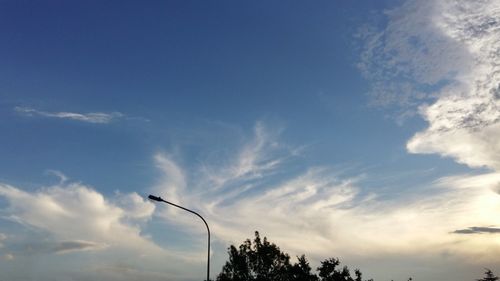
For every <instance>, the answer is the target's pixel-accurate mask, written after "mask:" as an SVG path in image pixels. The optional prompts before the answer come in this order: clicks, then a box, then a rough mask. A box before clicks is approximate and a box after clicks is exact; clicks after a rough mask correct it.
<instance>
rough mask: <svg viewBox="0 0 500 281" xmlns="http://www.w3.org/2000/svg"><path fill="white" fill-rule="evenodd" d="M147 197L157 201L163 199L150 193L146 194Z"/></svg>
mask: <svg viewBox="0 0 500 281" xmlns="http://www.w3.org/2000/svg"><path fill="white" fill-rule="evenodd" d="M148 198H149V199H150V200H153V201H158V202H161V201H163V199H161V197H160V196H154V195H151V194H150V195H149V196H148Z"/></svg>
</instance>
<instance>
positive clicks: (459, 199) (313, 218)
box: [155, 129, 500, 262]
mask: <svg viewBox="0 0 500 281" xmlns="http://www.w3.org/2000/svg"><path fill="white" fill-rule="evenodd" d="M264 130H265V129H264ZM269 130H271V129H269ZM259 135H260V136H259ZM271 135H272V134H267V133H266V132H265V131H264V132H257V131H255V132H254V138H253V139H255V138H259V137H262V136H264V137H263V138H264V139H262V140H261V141H262V142H264V143H267V145H266V147H265V149H249V148H248V144H255V143H256V142H254V141H253V140H252V139H251V140H250V141H249V142H248V144H246V145H243V146H242V147H241V151H240V152H236V153H235V156H234V159H236V160H235V162H234V163H240V161H238V159H239V157H241V155H246V156H245V157H248V158H250V159H264V158H265V159H267V160H266V161H262V162H257V164H255V165H251V166H252V167H253V168H252V169H249V170H248V171H266V172H265V173H263V175H264V176H263V177H248V176H241V174H238V173H233V174H231V175H233V176H232V177H228V178H229V179H230V180H226V181H223V182H222V184H221V182H214V183H219V185H217V184H216V185H213V186H210V185H205V183H207V182H210V180H211V178H212V177H213V176H212V174H203V176H200V174H199V172H198V171H199V170H198V169H196V168H193V167H190V169H189V170H188V169H183V168H182V167H181V166H180V165H179V164H177V163H176V162H175V161H174V160H173V159H172V158H171V157H169V156H168V155H166V154H158V155H156V161H157V165H158V167H160V168H161V169H162V171H164V172H165V175H166V177H165V180H167V181H166V182H163V181H160V183H159V184H158V185H157V187H156V190H155V192H158V194H160V195H162V196H165V198H169V197H168V195H169V194H175V196H176V197H173V198H174V199H172V200H176V202H179V203H182V204H183V205H185V206H193V207H195V208H196V209H197V210H199V211H200V212H202V213H203V214H205V215H206V216H207V219H208V220H209V222H210V225H211V228H212V229H213V233H214V236H215V237H216V239H218V240H222V241H226V243H229V242H230V243H238V242H239V241H240V240H241V238H242V237H247V236H248V235H249V233H252V231H253V230H255V229H259V230H261V231H262V232H263V233H266V234H267V235H269V236H271V237H272V238H273V240H275V241H277V242H278V243H279V244H280V245H282V246H283V248H284V249H286V250H287V251H290V252H292V253H294V254H301V253H309V255H310V256H311V257H312V258H313V259H317V258H322V257H325V256H328V255H331V253H335V254H336V255H340V256H344V257H348V258H354V257H364V258H368V259H369V258H370V257H371V258H375V257H377V258H380V255H384V254H385V255H387V256H398V255H405V254H407V255H415V254H417V253H418V255H419V256H426V257H429V258H432V257H433V256H434V257H435V256H436V255H440V254H441V253H442V252H447V253H450V255H453V256H454V258H458V259H464V260H468V261H470V262H479V261H485V260H487V259H489V258H491V257H492V256H493V253H494V251H496V250H493V249H489V248H488V247H490V246H491V244H490V243H491V241H490V240H489V238H488V237H482V238H475V239H474V240H470V241H462V240H461V239H462V238H461V237H459V236H457V235H453V234H451V233H450V231H453V230H454V229H460V228H461V227H463V225H474V224H483V225H493V224H497V223H500V221H498V219H497V218H496V216H494V215H492V214H495V213H497V212H498V211H500V207H499V206H500V196H499V195H498V194H497V193H496V192H495V191H494V189H493V188H494V187H496V186H497V183H498V181H500V174H497V173H491V174H487V175H480V176H472V175H460V176H456V177H447V178H442V179H439V180H437V181H435V182H432V183H428V186H427V187H425V188H424V187H423V186H422V190H423V191H422V192H419V193H415V192H411V193H408V194H401V195H400V196H398V198H395V199H391V200H387V199H381V197H379V196H378V194H376V193H371V194H366V192H362V191H363V189H364V187H363V185H362V181H360V178H361V177H347V176H344V175H343V174H342V173H341V172H339V171H337V170H336V169H334V168H330V167H309V168H304V169H303V170H302V171H298V172H296V173H295V174H294V175H283V174H277V173H274V172H273V171H279V170H280V169H282V168H284V167H286V166H287V165H289V164H290V162H294V158H293V157H291V156H290V155H292V150H290V151H288V155H287V153H286V152H285V151H281V152H279V153H278V152H277V151H279V150H280V147H286V145H284V144H283V143H281V142H280V139H279V137H275V136H273V137H270V136H271ZM268 138H271V139H272V140H270V139H268ZM256 146H257V145H256ZM254 147H255V146H254ZM243 151H252V152H251V155H248V154H245V153H242V152H243ZM269 155H272V156H269ZM230 159H231V157H230ZM274 160H280V161H278V164H276V166H273V167H272V168H270V169H268V165H267V164H266V163H268V162H273V161H274ZM205 166H207V163H203V165H202V167H201V168H200V169H204V167H205ZM221 171H224V169H222V170H221ZM251 174H252V172H249V175H251ZM168 175H175V176H174V177H172V176H168ZM168 182H174V183H182V184H180V185H179V184H177V185H170V184H169V183H168ZM179 186H181V188H179ZM177 200H179V201H177ZM162 212H165V210H163V211H162ZM163 217H164V218H167V217H168V218H167V220H169V221H170V220H174V218H175V216H172V215H171V214H170V215H169V216H163ZM179 221H180V220H179ZM443 221H446V222H447V223H446V224H443V223H442V222H443ZM177 223H178V222H177ZM187 226H188V228H187V229H186V230H191V229H194V228H195V227H199V224H197V223H196V222H193V223H191V220H189V223H187ZM193 232H194V231H193ZM196 232H197V233H203V232H202V231H200V229H198V228H196ZM304 237H307V239H304ZM201 239H203V237H201V236H200V241H203V240H201ZM417 241H418V243H417ZM200 243H201V242H200ZM200 245H202V244H200ZM200 251H202V249H201V246H200ZM471 257H473V259H475V261H474V260H473V259H472V258H471Z"/></svg>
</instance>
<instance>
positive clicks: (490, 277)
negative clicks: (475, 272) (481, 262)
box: [477, 268, 498, 281]
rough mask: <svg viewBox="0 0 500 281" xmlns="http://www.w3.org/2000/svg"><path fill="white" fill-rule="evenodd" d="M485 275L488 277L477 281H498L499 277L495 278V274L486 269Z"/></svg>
mask: <svg viewBox="0 0 500 281" xmlns="http://www.w3.org/2000/svg"><path fill="white" fill-rule="evenodd" d="M484 275H486V276H485V277H484V278H481V279H477V281H497V280H498V276H495V274H493V272H492V271H491V270H490V269H488V268H485V272H484Z"/></svg>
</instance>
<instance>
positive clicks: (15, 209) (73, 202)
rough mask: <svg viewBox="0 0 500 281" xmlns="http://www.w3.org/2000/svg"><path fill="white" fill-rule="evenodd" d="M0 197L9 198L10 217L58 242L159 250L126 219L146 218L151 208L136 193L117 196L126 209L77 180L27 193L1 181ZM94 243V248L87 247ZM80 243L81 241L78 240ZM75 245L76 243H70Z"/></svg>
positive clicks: (150, 212) (151, 206)
mask: <svg viewBox="0 0 500 281" xmlns="http://www.w3.org/2000/svg"><path fill="white" fill-rule="evenodd" d="M0 196H2V197H4V198H6V199H7V201H8V210H7V216H8V218H9V219H10V220H12V221H15V222H18V223H21V224H24V225H26V226H29V227H35V228H37V229H41V230H44V231H46V232H47V233H50V234H51V235H52V236H54V237H55V238H56V239H57V240H58V241H60V242H61V243H66V242H67V241H70V243H73V242H71V241H87V242H86V243H87V244H86V245H87V246H85V247H83V248H86V249H91V248H95V249H97V248H102V247H100V246H99V247H97V246H96V245H109V246H110V247H118V248H132V249H135V250H138V251H160V248H159V247H157V246H156V245H155V244H154V243H152V242H151V241H149V240H148V239H146V238H145V237H143V236H142V235H141V229H140V228H139V227H138V226H137V225H135V224H133V223H131V222H126V221H125V219H126V218H132V219H135V220H144V219H148V218H149V217H150V216H151V214H152V211H153V209H154V205H153V204H152V203H150V202H147V201H144V200H142V199H140V198H139V199H138V198H137V197H138V195H137V194H135V193H132V194H128V195H125V196H121V197H120V199H119V200H120V201H121V203H120V204H122V205H123V206H125V207H126V208H127V209H123V208H121V207H118V205H117V204H114V203H112V202H110V201H108V200H106V199H105V198H104V197H103V196H102V195H101V194H100V193H98V192H97V191H95V190H93V189H91V188H89V187H86V186H84V185H81V184H78V183H71V184H68V185H62V186H60V185H57V186H52V187H49V188H46V189H43V190H40V191H38V192H35V193H28V192H25V191H23V190H21V189H18V188H15V187H13V186H9V185H5V184H0ZM88 243H95V245H94V246H95V247H88V246H90V244H88ZM80 244H81V243H80ZM72 245H76V244H72Z"/></svg>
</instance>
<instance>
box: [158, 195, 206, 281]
mask: <svg viewBox="0 0 500 281" xmlns="http://www.w3.org/2000/svg"><path fill="white" fill-rule="evenodd" d="M148 198H149V199H150V200H153V201H158V202H163V203H167V204H169V205H172V206H174V207H177V208H179V209H183V210H184V211H188V212H190V213H192V214H195V215H197V216H198V217H199V218H200V219H201V220H202V221H203V223H205V226H206V227H207V232H208V254H207V280H206V281H210V279H209V278H210V228H208V224H207V222H206V221H205V219H204V218H203V217H202V216H201V215H200V214H198V213H197V212H195V211H192V210H189V209H187V208H184V207H182V206H179V205H177V204H174V203H172V202H168V201H167V200H164V199H163V198H161V197H160V196H154V195H149V196H148Z"/></svg>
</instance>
